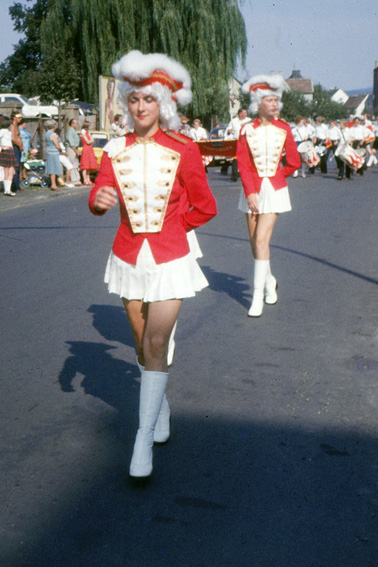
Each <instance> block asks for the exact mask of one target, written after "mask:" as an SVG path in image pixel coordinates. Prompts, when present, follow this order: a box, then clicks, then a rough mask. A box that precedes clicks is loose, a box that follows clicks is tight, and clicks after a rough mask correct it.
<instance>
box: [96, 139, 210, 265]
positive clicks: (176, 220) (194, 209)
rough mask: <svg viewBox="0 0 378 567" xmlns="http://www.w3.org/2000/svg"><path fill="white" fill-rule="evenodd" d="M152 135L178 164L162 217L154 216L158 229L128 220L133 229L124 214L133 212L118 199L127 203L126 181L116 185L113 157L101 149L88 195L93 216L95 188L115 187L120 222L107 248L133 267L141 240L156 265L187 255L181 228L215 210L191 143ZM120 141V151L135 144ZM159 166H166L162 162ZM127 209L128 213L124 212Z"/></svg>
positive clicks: (194, 224) (129, 164)
mask: <svg viewBox="0 0 378 567" xmlns="http://www.w3.org/2000/svg"><path fill="white" fill-rule="evenodd" d="M153 139H154V141H155V142H156V144H158V147H159V148H160V149H161V148H162V147H163V148H164V147H166V148H168V149H169V150H173V152H175V153H176V154H179V163H178V166H177V170H176V175H175V177H174V180H173V184H172V187H171V191H170V194H169V199H168V201H167V204H166V208H165V209H164V207H163V209H164V216H163V217H159V218H163V219H164V220H163V223H162V226H161V229H160V231H159V232H135V223H134V224H133V226H134V230H133V228H132V222H131V221H130V216H129V214H131V216H132V214H133V211H132V209H130V204H129V203H128V207H129V209H127V207H126V205H125V200H124V198H126V200H127V201H128V200H130V201H132V200H133V198H134V197H133V190H132V189H129V188H128V186H127V184H126V188H125V186H123V187H121V182H120V181H119V179H120V177H119V172H118V176H117V169H116V167H117V166H116V163H115V159H114V156H113V159H112V158H110V157H109V155H108V153H107V151H104V153H103V156H102V160H101V165H100V171H99V174H98V176H97V178H96V182H95V185H94V187H93V188H92V190H91V192H90V195H89V209H90V211H91V212H92V213H93V214H94V215H96V214H97V215H98V214H99V213H97V212H96V211H95V209H94V201H95V197H96V193H97V191H98V190H99V189H100V187H103V186H110V187H115V188H116V190H117V193H118V198H119V206H120V213H121V224H120V226H119V228H118V232H117V234H116V237H115V240H114V243H113V252H114V254H115V255H116V256H118V258H121V260H124V261H125V262H127V263H129V264H133V265H136V262H137V258H138V254H139V251H140V249H141V247H142V244H143V242H144V240H145V239H147V240H148V243H149V245H150V248H151V252H152V254H153V257H154V259H155V262H156V263H157V264H162V263H164V262H169V261H171V260H175V259H177V258H181V257H183V256H185V255H186V254H188V253H189V245H188V240H187V236H186V232H188V231H189V230H192V229H193V228H196V227H198V226H201V225H202V224H205V223H206V222H208V221H209V220H210V219H211V218H213V217H214V216H215V215H216V213H217V208H216V201H215V198H214V196H213V194H212V193H211V191H210V188H209V185H208V183H207V178H206V172H205V169H204V167H203V165H202V159H201V155H200V152H199V149H198V147H197V145H196V144H195V143H194V142H192V141H190V140H188V138H186V137H184V136H181V135H179V134H176V133H173V132H167V133H165V132H163V131H162V130H158V132H157V133H156V134H155V135H154V136H153ZM123 140H124V146H123V144H122V142H120V141H119V140H118V144H121V145H122V148H121V150H122V151H123V150H124V148H128V147H129V146H134V147H136V140H137V137H136V136H135V134H127V135H126V136H124V137H123ZM108 151H109V149H108ZM163 151H164V150H163ZM128 159H130V158H128ZM134 165H135V167H136V168H137V167H139V168H140V165H139V166H138V164H137V163H134V162H133V161H132V158H131V161H128V162H127V167H129V168H131V170H132V168H133V166H134ZM160 165H161V164H160ZM164 165H165V167H167V164H166V163H164ZM168 166H169V163H168ZM152 167H156V176H159V175H160V174H159V171H162V168H161V167H157V166H155V165H153V164H152ZM151 174H153V175H152V176H153V177H154V171H152V170H151V167H150V165H148V175H149V176H151ZM163 191H164V190H163V189H162V192H163ZM147 193H148V187H147ZM139 194H140V192H139ZM129 195H130V197H129ZM183 200H184V202H185V200H187V201H188V203H189V206H188V207H187V208H186V207H183V204H182V203H183ZM131 206H133V205H131ZM189 207H190V208H189ZM128 210H130V211H131V212H130V213H129V212H128ZM158 211H159V213H160V212H161V209H158ZM159 213H158V214H159ZM100 214H103V213H100ZM162 215H163V213H162ZM133 222H134V221H133ZM152 224H153V223H152ZM155 224H156V223H155Z"/></svg>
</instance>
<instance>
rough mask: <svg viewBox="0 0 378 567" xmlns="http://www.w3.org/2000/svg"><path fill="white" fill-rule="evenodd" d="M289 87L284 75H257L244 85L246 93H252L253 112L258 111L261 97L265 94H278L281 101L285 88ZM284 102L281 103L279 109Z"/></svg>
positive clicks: (251, 109)
mask: <svg viewBox="0 0 378 567" xmlns="http://www.w3.org/2000/svg"><path fill="white" fill-rule="evenodd" d="M285 88H287V87H286V83H285V81H284V79H283V77H282V75H255V76H254V77H251V78H250V79H249V80H248V81H246V82H245V83H244V84H243V86H242V92H243V93H244V94H248V93H249V94H250V97H251V105H250V107H249V111H250V112H251V113H252V114H256V113H257V112H258V108H259V105H260V102H261V99H262V98H264V97H265V96H276V97H277V98H278V99H279V101H281V96H282V92H283V90H284V89H285ZM281 108H282V103H281V102H280V103H279V110H280V109H281Z"/></svg>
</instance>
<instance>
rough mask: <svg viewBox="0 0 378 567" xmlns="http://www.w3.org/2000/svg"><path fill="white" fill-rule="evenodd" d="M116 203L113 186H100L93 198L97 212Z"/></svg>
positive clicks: (115, 192)
mask: <svg viewBox="0 0 378 567" xmlns="http://www.w3.org/2000/svg"><path fill="white" fill-rule="evenodd" d="M116 204H117V191H116V190H115V189H114V187H107V186H105V187H101V188H100V189H99V190H98V191H97V193H96V197H95V200H94V208H95V210H96V211H97V212H99V213H103V212H104V211H108V210H109V209H110V208H111V207H114V205H116Z"/></svg>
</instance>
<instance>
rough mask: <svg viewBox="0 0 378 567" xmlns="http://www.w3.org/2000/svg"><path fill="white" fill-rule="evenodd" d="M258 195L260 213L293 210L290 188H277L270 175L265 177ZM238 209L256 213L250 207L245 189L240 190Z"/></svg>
mask: <svg viewBox="0 0 378 567" xmlns="http://www.w3.org/2000/svg"><path fill="white" fill-rule="evenodd" d="M257 197H258V203H259V214H260V215H264V214H268V213H287V212H288V211H291V202H290V195H289V189H288V188H287V187H283V188H282V189H277V190H276V189H275V188H274V187H273V185H272V184H271V182H270V181H269V179H268V177H264V179H263V182H262V185H261V190H260V193H258V194H257ZM238 209H239V211H242V212H243V213H250V214H255V213H253V212H252V211H251V209H250V208H249V207H248V203H247V199H246V198H245V194H244V190H243V189H242V190H241V192H240V197H239V205H238Z"/></svg>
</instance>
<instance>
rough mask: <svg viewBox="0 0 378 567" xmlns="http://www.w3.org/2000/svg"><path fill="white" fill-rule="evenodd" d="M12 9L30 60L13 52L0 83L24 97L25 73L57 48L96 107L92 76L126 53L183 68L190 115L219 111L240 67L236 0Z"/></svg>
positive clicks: (75, 1)
mask: <svg viewBox="0 0 378 567" xmlns="http://www.w3.org/2000/svg"><path fill="white" fill-rule="evenodd" d="M12 10H13V13H12V18H13V21H14V22H15V26H17V28H16V27H15V29H17V30H18V31H21V32H24V33H25V34H26V38H25V40H23V41H24V44H25V49H27V47H28V45H29V42H33V54H34V55H33V60H32V64H31V65H28V64H27V62H26V58H25V52H23V53H22V54H21V53H20V60H21V62H20V65H19V66H18V73H17V76H16V74H15V73H13V72H12V71H11V69H10V65H11V64H13V63H14V62H15V61H14V60H12V61H10V58H8V59H7V60H6V62H5V63H4V64H3V66H2V68H0V85H1V86H2V87H3V88H4V86H7V87H10V86H12V87H14V88H16V86H17V87H20V88H19V90H22V92H23V94H26V89H27V86H26V82H27V81H26V80H25V77H28V79H27V80H28V81H29V83H31V81H30V73H31V72H34V71H36V70H37V69H40V65H41V62H42V61H43V60H44V59H46V58H47V57H48V54H49V53H50V51H51V49H52V48H60V49H61V50H62V52H63V53H65V54H70V55H71V56H72V57H74V58H75V59H76V62H77V63H78V64H79V65H80V68H81V71H82V73H81V81H80V83H79V84H80V91H81V92H80V93H79V96H81V97H83V98H84V99H86V100H88V101H90V102H97V101H98V76H99V75H108V74H110V73H111V65H112V63H113V62H114V61H115V60H116V59H117V58H119V57H121V56H122V55H123V54H125V53H126V52H127V51H129V50H131V49H140V50H141V51H142V52H144V53H146V52H163V53H166V54H167V55H170V56H172V57H173V58H175V59H177V60H178V61H180V62H181V63H182V64H183V65H185V66H186V67H187V68H188V70H189V72H190V73H191V76H192V78H193V103H192V105H191V108H190V109H189V111H188V112H189V113H191V114H192V115H200V116H206V115H210V114H213V113H217V114H220V112H219V109H223V112H224V113H225V112H226V110H227V108H228V81H229V79H230V78H231V77H232V74H233V72H234V71H235V69H236V67H237V63H238V61H239V59H241V61H242V63H244V58H245V53H246V48H247V39H246V31H245V24H244V20H243V17H242V15H241V12H240V10H239V6H238V1H237V0H106V1H104V0H36V2H35V4H34V5H33V6H32V7H31V8H24V7H22V6H21V5H20V4H19V3H15V4H14V6H13V7H12ZM37 12H38V14H39V15H40V18H39V20H38V21H37V18H36V14H37ZM27 22H30V24H31V25H32V28H33V33H31V32H29V31H27V30H28V27H27ZM20 43H21V42H20ZM14 55H15V54H14ZM14 55H12V56H11V57H13V56H14ZM17 77H19V78H18V79H17ZM32 83H33V85H35V82H32ZM21 86H23V89H21ZM29 87H30V84H29V86H28V88H29Z"/></svg>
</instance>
